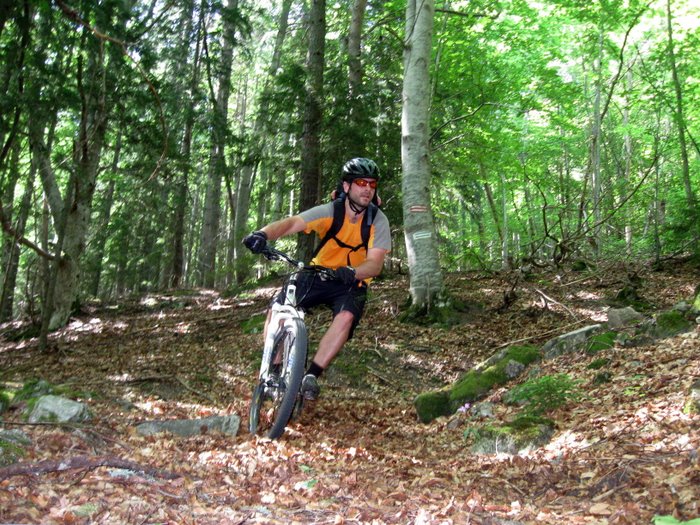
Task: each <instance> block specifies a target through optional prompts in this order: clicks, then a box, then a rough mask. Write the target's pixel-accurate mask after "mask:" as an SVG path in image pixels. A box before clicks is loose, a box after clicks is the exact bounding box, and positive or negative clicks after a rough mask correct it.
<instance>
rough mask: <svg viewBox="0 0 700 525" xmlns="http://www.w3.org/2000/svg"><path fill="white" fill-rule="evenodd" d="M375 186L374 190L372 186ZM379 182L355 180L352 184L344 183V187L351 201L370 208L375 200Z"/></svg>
mask: <svg viewBox="0 0 700 525" xmlns="http://www.w3.org/2000/svg"><path fill="white" fill-rule="evenodd" d="M373 185H374V186H375V187H374V188H372V186H373ZM376 185H377V181H376V180H375V179H355V180H354V181H352V183H349V182H344V183H343V186H344V189H345V193H347V194H348V196H349V197H350V199H352V200H353V201H355V202H356V203H357V204H359V205H360V206H369V203H370V202H372V199H373V198H374V193H375V192H376V191H377V190H376Z"/></svg>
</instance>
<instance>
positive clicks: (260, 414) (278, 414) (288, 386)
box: [249, 319, 307, 439]
mask: <svg viewBox="0 0 700 525" xmlns="http://www.w3.org/2000/svg"><path fill="white" fill-rule="evenodd" d="M306 346H307V335H306V326H305V325H304V322H303V321H302V320H301V319H290V320H288V321H287V322H286V323H285V325H284V327H283V328H282V329H281V330H280V333H279V334H278V336H277V339H276V343H275V351H274V352H272V358H271V362H270V363H269V370H273V368H274V367H273V364H274V363H279V364H280V370H279V376H277V374H270V375H269V377H267V378H263V379H262V380H261V381H260V382H259V383H258V385H257V386H256V387H255V389H254V391H253V398H252V400H251V402H250V411H249V430H250V432H251V433H252V434H258V433H262V432H265V431H266V433H267V437H269V438H271V439H276V438H278V437H280V436H281V435H282V434H283V433H284V429H285V427H286V426H287V423H288V422H289V419H290V417H291V416H292V413H293V411H294V406H295V404H296V401H297V394H298V393H299V389H300V388H301V380H302V379H303V377H304V367H305V366H306Z"/></svg>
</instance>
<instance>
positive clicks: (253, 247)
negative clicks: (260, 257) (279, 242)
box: [243, 231, 267, 253]
mask: <svg viewBox="0 0 700 525" xmlns="http://www.w3.org/2000/svg"><path fill="white" fill-rule="evenodd" d="M243 244H245V246H246V248H248V249H249V250H250V251H251V252H253V253H260V252H262V251H263V250H264V249H265V247H266V246H267V234H266V233H265V232H263V231H255V232H253V233H251V234H250V235H246V236H245V238H244V239H243Z"/></svg>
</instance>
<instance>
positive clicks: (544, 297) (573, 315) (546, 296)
mask: <svg viewBox="0 0 700 525" xmlns="http://www.w3.org/2000/svg"><path fill="white" fill-rule="evenodd" d="M535 292H537V293H538V294H539V295H540V296H541V297H542V299H543V300H544V302H545V308H546V307H547V303H552V304H558V305H559V306H561V307H562V308H564V310H566V311H567V312H569V313H570V314H571V317H573V318H574V319H576V318H577V316H576V314H575V313H574V312H572V311H571V310H570V309H569V307H568V306H566V305H564V304H561V303H560V302H559V301H555V300H554V299H552V298H551V297H549V296H548V295H546V294H545V293H544V292H543V291H542V290H539V289H538V288H535Z"/></svg>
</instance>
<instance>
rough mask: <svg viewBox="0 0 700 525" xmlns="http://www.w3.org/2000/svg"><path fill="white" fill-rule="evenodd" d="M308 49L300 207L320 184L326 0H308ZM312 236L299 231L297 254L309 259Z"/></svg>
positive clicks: (306, 205)
mask: <svg viewBox="0 0 700 525" xmlns="http://www.w3.org/2000/svg"><path fill="white" fill-rule="evenodd" d="M308 34H309V49H308V53H307V55H306V69H307V77H306V78H307V80H306V99H305V103H304V130H303V132H302V139H301V140H302V153H301V196H300V200H299V209H300V210H305V209H308V208H311V207H312V206H314V205H315V204H316V203H317V202H318V199H319V192H320V184H321V131H322V127H323V109H322V105H321V104H322V101H323V67H324V63H325V48H326V41H325V39H326V1H325V0H311V11H310V13H309V31H308ZM314 242H315V239H314V236H313V235H304V234H300V236H299V245H298V246H299V248H298V253H297V257H298V258H299V259H300V260H302V261H309V260H311V255H312V254H313V248H314Z"/></svg>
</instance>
